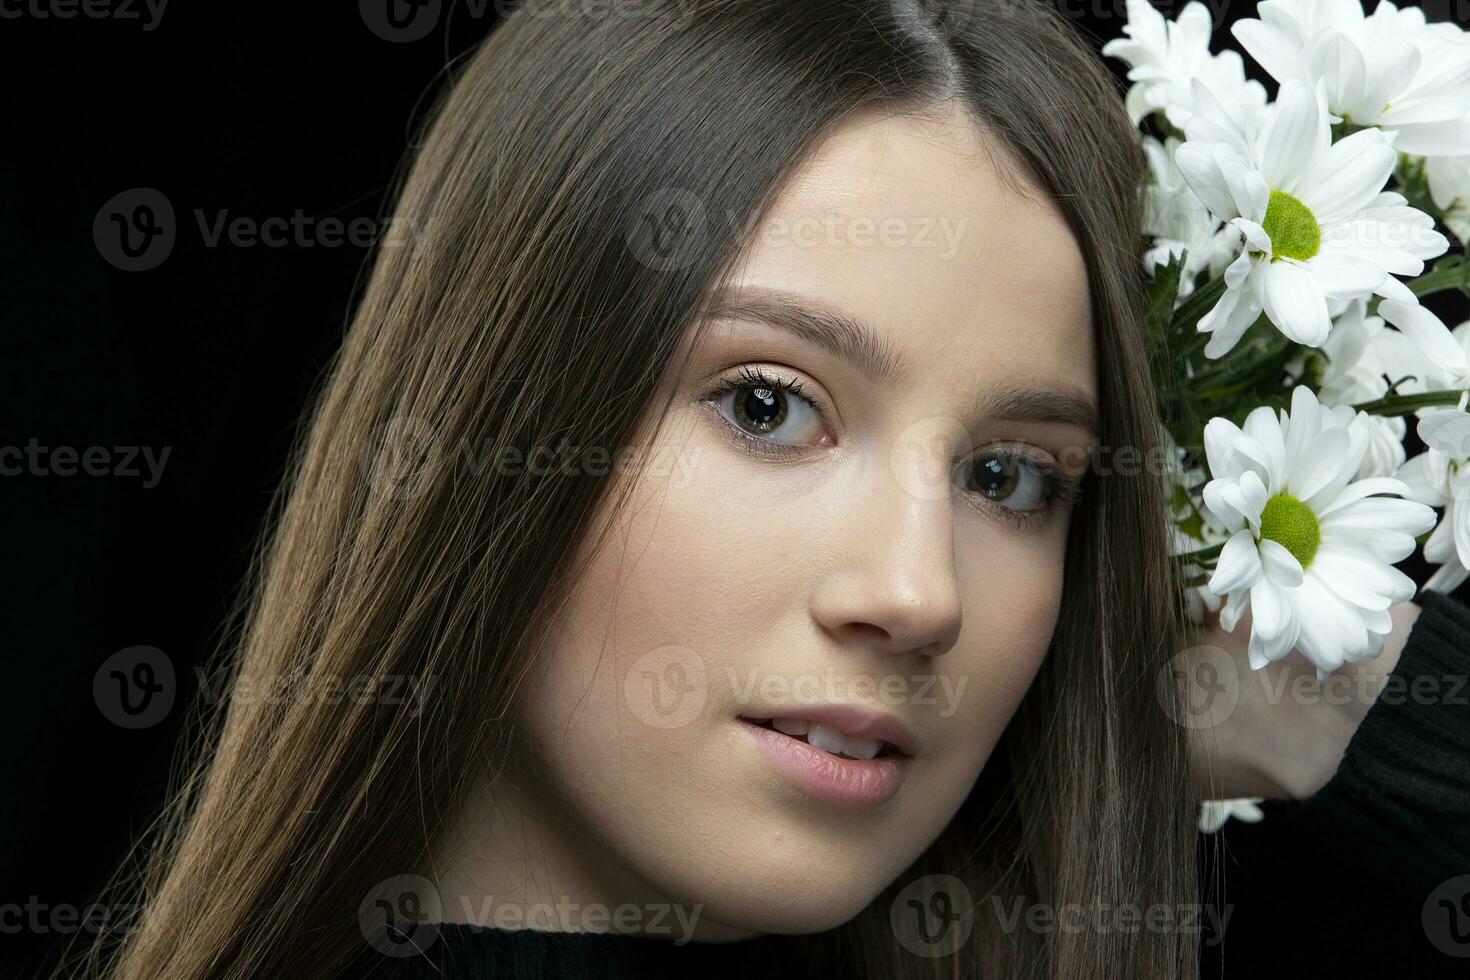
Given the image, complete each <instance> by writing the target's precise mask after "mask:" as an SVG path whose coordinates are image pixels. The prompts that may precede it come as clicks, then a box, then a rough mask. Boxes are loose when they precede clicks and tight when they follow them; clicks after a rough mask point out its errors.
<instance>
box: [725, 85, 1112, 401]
mask: <svg viewBox="0 0 1470 980" xmlns="http://www.w3.org/2000/svg"><path fill="white" fill-rule="evenodd" d="M986 140H987V137H986V136H985V135H984V134H983V133H982V132H981V131H980V130H979V129H978V128H977V127H976V126H975V125H974V123H973V122H971V121H970V120H969V118H968V117H966V116H964V115H963V114H961V113H960V112H958V111H956V112H955V113H952V114H946V115H944V116H941V117H933V118H931V117H928V116H925V117H918V116H912V115H871V116H866V117H860V118H858V119H856V120H854V121H852V122H850V123H848V124H847V125H846V126H844V127H843V128H841V129H840V130H838V131H837V132H835V133H834V134H833V135H832V136H831V137H830V138H829V139H828V140H827V141H826V142H825V143H823V145H822V146H821V147H820V148H819V149H818V150H817V151H816V152H815V153H814V154H813V155H812V157H811V158H810V159H809V160H808V161H806V163H805V165H804V166H803V167H801V168H800V169H799V170H798V171H797V173H796V174H795V175H794V177H793V178H792V180H791V181H790V182H789V183H788V185H787V186H786V187H785V188H783V189H782V192H781V193H780V194H779V195H778V197H777V198H776V200H775V201H774V203H773V204H772V205H771V207H770V208H769V209H768V210H767V211H766V212H765V213H764V214H763V215H762V216H761V218H760V221H759V223H758V224H757V227H756V229H755V234H754V236H753V238H752V240H751V242H750V244H749V245H748V246H747V249H746V251H745V253H744V254H743V256H742V261H741V262H740V263H739V265H738V266H737V268H736V270H735V273H734V276H733V279H732V282H731V285H732V286H734V287H735V288H736V289H740V288H744V287H767V288H774V289H779V290H783V291H789V292H792V293H795V294H798V295H802V296H807V297H810V298H812V299H814V300H817V301H820V302H823V303H826V304H828V305H831V306H834V307H837V308H840V309H842V310H844V311H846V312H847V313H849V314H850V315H852V316H854V317H856V318H860V319H862V320H863V321H864V322H866V323H867V324H868V325H870V326H871V327H872V328H873V329H874V330H875V331H878V332H880V333H882V334H883V335H885V337H886V338H887V339H889V340H891V341H892V343H893V345H894V346H895V347H896V348H897V350H898V351H899V353H900V354H901V355H902V356H903V360H904V362H905V363H906V364H909V365H911V370H912V373H913V374H914V375H915V376H914V377H912V378H910V380H911V381H914V382H922V383H925V385H926V387H928V386H929V385H932V384H934V383H938V384H941V385H954V386H957V390H959V391H964V392H967V393H969V392H973V391H974V390H975V389H976V388H977V387H981V388H983V387H984V385H985V381H986V379H995V380H1001V379H1004V380H1006V381H1019V382H1032V383H1038V384H1046V383H1052V384H1058V385H1066V386H1070V387H1073V388H1075V389H1077V390H1080V391H1083V392H1087V393H1095V391H1096V386H1095V382H1094V377H1093V336H1092V317H1091V302H1090V299H1089V293H1088V287H1087V275H1086V266H1085V264H1084V262H1083V258H1082V254H1081V251H1080V249H1079V248H1078V246H1077V243H1076V240H1075V238H1074V237H1073V235H1072V232H1071V229H1070V228H1069V227H1068V226H1067V223H1066V221H1065V219H1063V218H1062V216H1061V215H1060V214H1059V213H1058V212H1057V210H1056V208H1055V206H1054V205H1052V204H1051V203H1050V202H1049V201H1048V200H1047V199H1046V198H1045V196H1044V195H1043V193H1042V191H1041V190H1040V189H1039V188H1036V187H1034V186H1033V185H1032V184H1031V183H1030V179H1029V177H1027V176H1025V175H1024V173H1022V172H1019V171H1018V172H1016V175H1015V177H1013V178H1011V180H1010V182H1009V183H1008V182H1007V180H1006V179H1003V178H1002V176H1001V175H1000V172H999V171H998V170H997V165H999V166H1004V163H1003V162H1002V161H1003V160H1004V156H1003V151H1002V150H1001V149H999V148H998V147H995V146H990V147H987V145H986ZM992 153H994V154H995V159H994V160H993V159H992ZM1015 183H1021V184H1022V185H1023V190H1024V192H1018V190H1016V189H1014V188H1013V187H1012V186H1011V185H1012V184H1015ZM919 375H922V377H919Z"/></svg>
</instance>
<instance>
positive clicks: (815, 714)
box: [740, 704, 917, 758]
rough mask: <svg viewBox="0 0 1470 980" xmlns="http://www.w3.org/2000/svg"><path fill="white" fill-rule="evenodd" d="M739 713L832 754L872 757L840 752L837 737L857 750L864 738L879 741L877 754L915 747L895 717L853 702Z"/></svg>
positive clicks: (902, 752)
mask: <svg viewBox="0 0 1470 980" xmlns="http://www.w3.org/2000/svg"><path fill="white" fill-rule="evenodd" d="M740 717H741V718H742V719H744V720H745V721H749V722H754V723H756V724H759V725H762V726H764V727H771V728H774V729H776V730H777V731H779V732H782V733H784V734H787V735H791V736H793V737H800V738H802V739H803V741H806V742H809V743H811V744H814V745H816V746H817V747H818V748H822V749H826V750H827V751H830V752H832V753H833V754H834V755H835V754H846V755H849V756H851V757H853V758H872V755H860V754H858V753H853V752H843V750H842V748H841V746H840V745H839V744H838V739H841V740H842V741H843V742H844V743H847V744H848V745H849V746H850V747H852V748H857V749H859V750H860V751H865V750H866V749H867V745H866V744H865V743H866V741H876V742H878V743H880V748H879V751H878V752H877V753H874V754H877V755H909V756H911V755H914V754H915V752H916V751H917V740H916V739H915V738H914V734H913V732H912V731H911V730H910V729H909V727H908V726H907V725H905V724H904V723H903V722H902V721H900V720H899V719H898V718H896V717H894V716H893V715H885V714H882V713H881V712H875V711H868V710H866V709H864V708H860V707H857V706H855V705H846V704H820V705H798V706H793V707H790V708H772V709H768V710H752V711H746V712H742V713H741V715H740ZM803 726H804V727H803ZM814 732H815V736H814V734H813V733H814ZM814 738H815V741H814ZM829 746H830V748H829ZM885 747H886V748H885Z"/></svg>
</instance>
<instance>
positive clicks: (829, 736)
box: [740, 715, 908, 760]
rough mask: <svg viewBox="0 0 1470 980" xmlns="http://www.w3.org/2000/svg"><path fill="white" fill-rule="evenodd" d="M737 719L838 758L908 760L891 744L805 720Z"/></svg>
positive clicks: (742, 717)
mask: <svg viewBox="0 0 1470 980" xmlns="http://www.w3.org/2000/svg"><path fill="white" fill-rule="evenodd" d="M740 720H741V721H743V722H745V723H747V724H750V725H754V726H756V727H757V728H764V729H766V730H767V731H773V732H779V733H780V734H782V735H785V736H786V737H787V738H789V739H793V740H795V741H797V742H801V743H802V744H804V745H810V746H811V747H812V748H814V749H820V750H821V751H823V752H826V753H827V754H828V755H834V756H836V757H837V758H839V759H853V760H865V759H888V758H894V757H903V758H907V757H908V754H907V753H906V752H904V751H903V750H902V749H900V748H899V747H898V746H896V745H894V744H893V743H892V742H887V741H884V740H883V739H881V738H873V737H871V736H866V735H848V734H845V733H844V732H843V731H842V730H841V729H840V728H837V727H835V726H833V725H824V724H822V723H821V722H815V721H807V720H806V719H804V718H747V717H745V716H744V715H742V716H741V717H740Z"/></svg>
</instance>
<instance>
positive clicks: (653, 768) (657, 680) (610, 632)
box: [521, 432, 804, 819]
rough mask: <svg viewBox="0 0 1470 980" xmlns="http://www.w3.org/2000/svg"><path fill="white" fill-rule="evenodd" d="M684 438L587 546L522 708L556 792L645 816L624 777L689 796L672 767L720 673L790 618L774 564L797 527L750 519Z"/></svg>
mask: <svg viewBox="0 0 1470 980" xmlns="http://www.w3.org/2000/svg"><path fill="white" fill-rule="evenodd" d="M685 436H686V438H683V439H682V440H676V441H667V442H665V443H664V444H663V445H664V446H665V447H667V448H664V449H661V450H659V451H657V452H656V453H655V454H654V455H653V456H652V457H650V459H651V463H650V466H651V469H650V470H649V471H648V472H647V473H646V474H645V475H644V477H643V478H642V480H641V482H640V483H639V484H638V485H637V486H636V487H635V489H634V491H633V494H632V496H631V497H630V499H629V500H628V501H627V503H626V504H625V505H624V507H623V509H622V511H621V513H619V514H617V515H616V516H615V517H614V518H612V523H611V526H610V528H609V530H608V533H607V535H606V539H605V541H604V542H603V543H602V545H601V547H600V548H599V549H598V550H596V551H595V552H593V551H590V548H591V545H590V544H589V545H588V548H589V551H588V552H586V553H584V557H585V556H586V555H587V554H590V558H589V559H588V560H587V563H586V564H585V565H584V566H583V570H582V573H581V577H580V579H579V580H578V582H577V584H576V586H575V588H574V589H573V591H572V596H571V599H570V601H569V602H568V603H567V604H566V605H565V606H564V607H563V610H562V613H561V615H560V617H559V618H558V619H557V620H556V621H555V622H552V623H550V624H548V628H547V630H546V636H547V643H546V646H545V647H544V648H543V651H542V656H541V657H540V659H539V661H538V666H537V668H536V670H535V673H534V682H533V683H532V684H529V685H528V687H527V696H526V697H525V698H523V700H522V705H523V707H522V709H521V711H522V717H523V720H524V724H525V727H526V729H527V731H528V733H529V735H530V737H531V740H532V745H533V747H534V749H535V751H536V753H537V755H538V756H539V757H540V759H541V760H543V761H544V762H545V763H547V764H548V765H549V767H550V769H551V773H552V775H553V777H554V778H555V779H556V780H557V781H558V782H560V783H562V784H563V785H562V786H561V787H560V789H561V791H562V792H563V793H569V794H575V795H580V796H584V797H585V796H587V795H588V794H599V795H603V794H609V793H617V794H619V795H620V797H621V799H620V803H619V806H620V807H622V808H624V809H626V808H629V807H632V808H634V809H637V808H638V807H641V806H643V805H644V804H645V803H646V804H647V805H648V806H649V807H654V808H658V807H660V804H659V802H658V800H659V798H660V797H662V796H665V794H663V793H662V791H654V792H651V793H648V794H645V795H648V796H649V797H650V799H649V800H647V801H642V800H640V799H639V798H638V797H639V794H638V793H637V792H636V789H637V787H638V785H639V783H638V781H637V778H638V777H643V778H645V779H646V780H647V781H646V782H644V783H643V785H644V786H645V787H647V786H653V787H655V788H656V787H659V786H664V785H665V784H667V783H669V782H670V781H677V782H678V783H679V785H680V787H681V788H685V787H687V788H688V789H690V790H695V791H698V790H700V789H701V788H702V786H701V784H702V780H703V778H704V777H703V775H702V774H701V773H698V772H683V771H681V770H683V769H685V768H687V767H685V766H682V765H680V760H681V759H687V758H689V757H690V756H691V754H693V753H694V752H697V749H698V746H697V745H695V744H693V743H694V742H695V741H696V740H697V739H698V735H699V731H700V724H699V722H700V721H702V720H707V719H705V718H704V717H702V716H703V715H706V714H708V711H709V710H712V707H713V704H714V703H717V702H718V701H719V699H720V695H721V693H722V691H723V689H724V688H725V687H726V686H727V685H728V681H727V674H728V672H729V670H730V669H731V668H732V667H733V666H734V664H735V661H736V660H738V659H739V656H740V654H741V652H742V651H743V654H744V655H746V656H748V655H749V654H750V652H751V647H750V644H751V643H758V642H759V640H760V634H761V631H764V630H767V629H771V628H774V627H775V626H776V623H777V621H778V620H780V619H781V617H782V616H783V615H784V614H785V612H787V611H789V610H790V609H791V608H793V607H792V596H793V590H797V589H799V587H800V581H801V578H802V576H803V574H804V573H803V572H802V571H801V570H800V569H798V568H795V567H793V565H792V563H791V562H790V561H789V560H788V559H789V558H790V557H791V556H790V555H789V554H788V553H787V552H788V551H790V550H792V548H791V545H790V541H791V540H792V538H791V532H793V531H795V530H798V529H799V525H798V524H796V523H790V524H789V526H788V525H786V524H783V523H781V520H782V518H781V517H780V515H778V514H777V515H775V518H774V519H772V520H765V519H753V518H752V513H753V512H759V511H760V510H761V507H760V502H759V501H758V500H757V501H753V500H752V497H751V490H750V486H751V482H752V481H750V479H749V475H748V474H747V473H746V471H745V470H743V469H740V466H739V464H738V462H736V461H734V460H733V458H732V456H731V454H730V451H729V449H728V448H726V447H724V446H722V445H719V444H717V443H715V442H714V441H713V440H712V439H710V438H709V437H706V436H701V435H700V434H698V433H695V434H694V435H689V434H688V433H687V432H686V433H685ZM757 482H758V481H757ZM775 498H776V495H775V494H774V492H773V500H772V501H771V503H772V505H773V506H774V503H775ZM798 509H799V508H798ZM771 513H773V514H775V512H771ZM785 514H786V518H787V519H789V507H788V509H787V511H786V512H785ZM599 527H600V526H599ZM594 533H595V531H594ZM588 540H589V542H590V541H591V536H589V539H588ZM796 594H799V592H798V593H796ZM732 651H733V652H734V654H735V656H734V657H732ZM588 802H591V801H588ZM598 802H604V801H601V800H599V801H598ZM609 817H612V818H614V819H616V815H615V814H609Z"/></svg>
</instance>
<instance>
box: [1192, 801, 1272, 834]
mask: <svg viewBox="0 0 1470 980" xmlns="http://www.w3.org/2000/svg"><path fill="white" fill-rule="evenodd" d="M1260 802H1261V797H1259V796H1251V797H1242V798H1241V799H1237V800H1205V801H1204V802H1203V803H1201V804H1200V808H1199V829H1200V832H1201V833H1205V834H1213V833H1214V832H1215V831H1217V830H1219V829H1220V828H1221V827H1223V826H1225V821H1227V820H1229V819H1230V818H1231V817H1234V818H1235V819H1236V820H1241V821H1244V822H1245V823H1260V821H1261V818H1262V817H1264V816H1265V815H1266V814H1265V813H1264V812H1262V810H1261V808H1260V807H1259V806H1257V805H1256V804H1258V803H1260Z"/></svg>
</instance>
